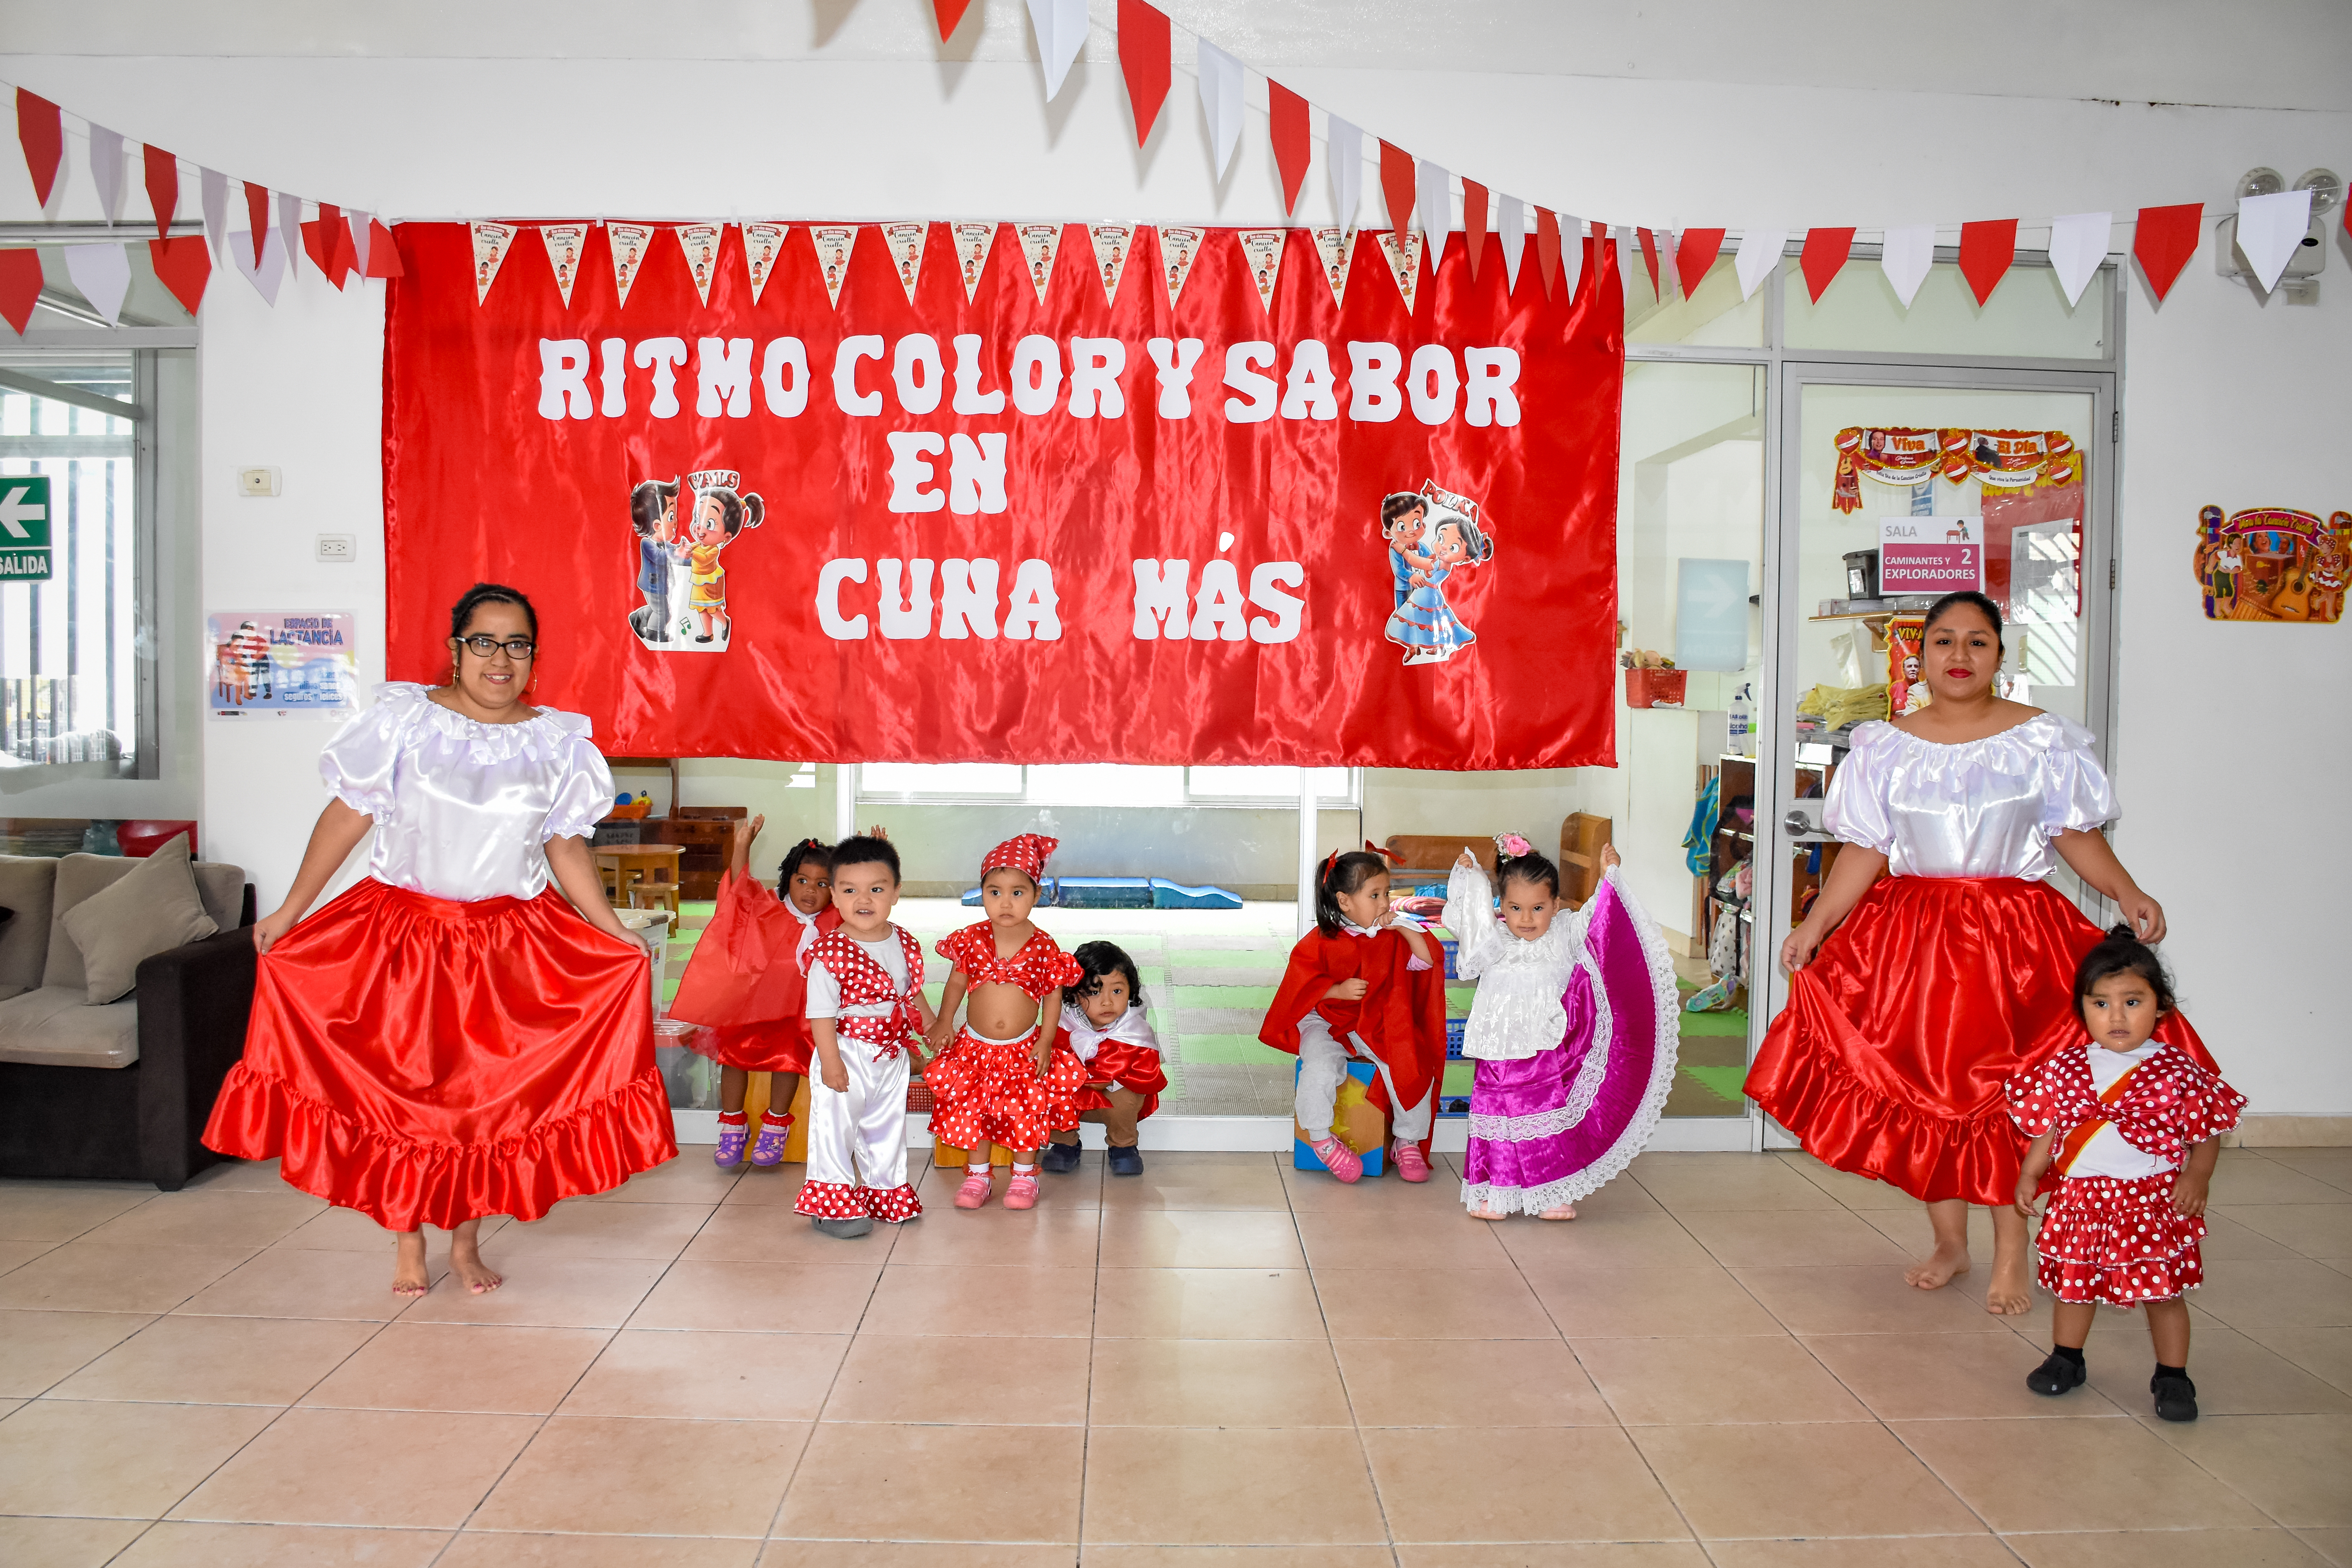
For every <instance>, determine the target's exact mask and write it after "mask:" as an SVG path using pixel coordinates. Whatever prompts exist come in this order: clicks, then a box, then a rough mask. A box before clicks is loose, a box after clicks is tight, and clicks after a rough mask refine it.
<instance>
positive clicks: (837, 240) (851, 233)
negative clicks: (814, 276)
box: [809, 225, 857, 310]
mask: <svg viewBox="0 0 2352 1568" xmlns="http://www.w3.org/2000/svg"><path fill="white" fill-rule="evenodd" d="M809 234H810V236H811V237H813V238H814V239H815V241H816V265H817V270H818V271H820V272H822V273H824V292H825V297H826V298H827V299H830V300H832V301H833V308H834V309H835V310H840V309H841V286H842V284H844V283H845V282H847V281H848V279H849V253H850V252H851V251H852V250H853V249H855V248H856V245H857V230H856V228H854V227H852V226H848V225H840V226H827V227H824V228H813V229H811V230H809Z"/></svg>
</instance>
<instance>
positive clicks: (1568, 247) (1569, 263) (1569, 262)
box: [1553, 213, 1609, 300]
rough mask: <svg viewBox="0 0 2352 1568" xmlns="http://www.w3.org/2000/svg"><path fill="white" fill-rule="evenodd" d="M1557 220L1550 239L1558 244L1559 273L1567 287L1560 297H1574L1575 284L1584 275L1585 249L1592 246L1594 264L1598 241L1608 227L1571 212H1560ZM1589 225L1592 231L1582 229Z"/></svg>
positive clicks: (1598, 261) (1599, 250)
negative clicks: (1587, 222)
mask: <svg viewBox="0 0 2352 1568" xmlns="http://www.w3.org/2000/svg"><path fill="white" fill-rule="evenodd" d="M1556 221H1557V222H1558V224H1559V228H1558V230H1557V231H1556V233H1555V235H1554V238H1553V243H1555V244H1556V245H1558V246H1559V276H1560V281H1561V283H1562V284H1563V285H1564V286H1565V289H1566V292H1565V294H1564V295H1563V298H1566V299H1569V300H1573V299H1575V298H1576V289H1577V285H1578V284H1579V283H1580V281H1582V279H1583V278H1584V265H1585V252H1586V250H1587V249H1588V248H1590V249H1591V258H1592V261H1593V263H1594V265H1596V266H1597V265H1599V263H1600V258H1601V249H1600V247H1601V240H1602V239H1603V238H1605V237H1607V235H1608V232H1609V230H1608V227H1607V226H1605V225H1602V224H1597V223H1596V224H1591V225H1588V224H1586V223H1585V221H1584V220H1583V219H1582V218H1580V217H1578V216H1576V215H1575V214H1574V213H1561V214H1560V215H1559V217H1558V219H1557V220H1556ZM1588 227H1590V228H1591V230H1592V233H1591V235H1587V234H1586V233H1585V232H1584V231H1585V230H1586V229H1587V228H1588Z"/></svg>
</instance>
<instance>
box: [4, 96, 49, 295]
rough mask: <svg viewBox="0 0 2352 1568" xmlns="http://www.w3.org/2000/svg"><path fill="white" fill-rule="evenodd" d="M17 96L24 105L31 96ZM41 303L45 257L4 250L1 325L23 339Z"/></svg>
mask: <svg viewBox="0 0 2352 1568" xmlns="http://www.w3.org/2000/svg"><path fill="white" fill-rule="evenodd" d="M17 96H18V99H19V100H20V101H21V100H22V99H24V98H26V97H28V96H30V95H29V94H24V93H20V94H18V95H17ZM36 178H38V176H36ZM40 302H41V253H40V252H39V251H37V250H36V249H34V248H33V247H31V246H29V245H27V246H23V247H18V248H16V249H13V250H0V321H6V322H7V323H8V324H9V325H10V326H12V327H14V328H16V335H17V336H18V337H20V338H21V337H23V336H24V335H25V329H26V328H27V327H29V326H31V325H32V324H33V307H35V306H36V305H38V304H39V303H40Z"/></svg>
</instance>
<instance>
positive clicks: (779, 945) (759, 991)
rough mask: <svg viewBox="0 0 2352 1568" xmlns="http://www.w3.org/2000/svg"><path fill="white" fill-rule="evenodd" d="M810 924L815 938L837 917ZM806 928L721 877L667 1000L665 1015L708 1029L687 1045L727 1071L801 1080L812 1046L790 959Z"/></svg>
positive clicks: (751, 890)
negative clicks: (713, 903)
mask: <svg viewBox="0 0 2352 1568" xmlns="http://www.w3.org/2000/svg"><path fill="white" fill-rule="evenodd" d="M816 923H817V930H818V931H819V932H820V933H822V932H824V931H833V930H835V929H836V928H837V927H839V926H840V924H841V912H840V911H839V910H835V909H833V908H831V907H830V906H828V907H827V908H825V909H824V910H819V911H818V913H817V917H816ZM806 929H807V928H806V927H804V926H803V925H802V923H801V919H800V917H799V916H798V915H796V914H794V913H793V911H792V910H789V909H787V908H785V907H784V903H783V900H781V899H779V898H777V897H776V896H775V895H774V894H773V893H772V892H770V891H769V890H768V889H767V888H766V887H765V886H764V885H763V884H761V882H759V881H758V880H756V879H752V878H749V877H745V878H740V879H739V878H737V877H736V876H735V874H734V873H733V872H731V871H730V872H729V873H727V874H726V875H725V876H723V877H721V878H720V879H719V902H718V907H717V908H716V909H715V910H712V911H711V916H710V923H709V925H707V926H705V927H703V929H702V936H701V939H700V940H699V941H698V942H696V943H695V944H694V953H693V955H692V956H691V957H689V958H688V960H687V963H686V973H685V974H683V975H682V976H680V977H679V979H678V983H677V995H676V996H674V997H672V998H671V999H670V1005H669V1016H671V1017H673V1018H678V1019H683V1020H684V1021H686V1022H688V1023H693V1024H702V1025H706V1026H708V1027H705V1028H700V1029H697V1030H695V1031H694V1032H693V1033H692V1034H690V1035H688V1036H687V1037H686V1043H687V1045H688V1046H689V1047H692V1048H693V1049H694V1050H697V1051H698V1052H700V1053H701V1054H702V1055H704V1056H706V1057H709V1058H710V1059H711V1060H713V1061H715V1062H719V1063H720V1064H721V1065H723V1066H726V1067H731V1068H744V1069H746V1070H747V1071H751V1072H796V1073H801V1074H803V1075H805V1074H806V1073H807V1072H808V1070H809V1056H810V1052H811V1051H812V1050H814V1048H815V1041H814V1038H813V1037H811V1036H810V1034H809V1028H808V1019H807V1018H806V1017H805V1016H803V1014H804V1013H805V1011H806V1009H807V1006H808V977H807V975H806V974H805V973H803V971H802V969H801V966H800V963H799V962H798V959H797V957H796V956H795V955H796V953H797V951H798V949H799V946H800V940H801V932H802V931H804V930H806Z"/></svg>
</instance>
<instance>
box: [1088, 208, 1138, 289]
mask: <svg viewBox="0 0 2352 1568" xmlns="http://www.w3.org/2000/svg"><path fill="white" fill-rule="evenodd" d="M1087 238H1088V239H1090V240H1092V241H1093V242H1094V247H1095V275H1096V276H1097V277H1098V278H1100V279H1102V286H1103V303H1104V304H1106V305H1116V304H1118V280H1119V279H1120V278H1121V277H1123V276H1124V275H1125V274H1126V272H1127V258H1129V257H1130V256H1132V255H1134V254H1135V226H1134V225H1133V224H1131V223H1090V224H1088V225H1087Z"/></svg>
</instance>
